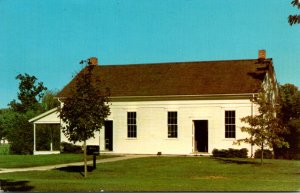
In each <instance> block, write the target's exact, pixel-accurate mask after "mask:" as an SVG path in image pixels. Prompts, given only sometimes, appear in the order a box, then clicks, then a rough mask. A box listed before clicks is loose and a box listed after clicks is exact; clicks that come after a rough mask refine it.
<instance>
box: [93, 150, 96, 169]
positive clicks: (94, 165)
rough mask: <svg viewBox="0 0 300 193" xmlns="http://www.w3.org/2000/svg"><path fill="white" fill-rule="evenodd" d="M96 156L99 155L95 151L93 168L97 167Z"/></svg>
mask: <svg viewBox="0 0 300 193" xmlns="http://www.w3.org/2000/svg"><path fill="white" fill-rule="evenodd" d="M96 156H97V154H96V153H94V154H93V168H94V169H96Z"/></svg>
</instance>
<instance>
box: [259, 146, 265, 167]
mask: <svg viewBox="0 0 300 193" xmlns="http://www.w3.org/2000/svg"><path fill="white" fill-rule="evenodd" d="M263 159H264V143H261V156H260V164H261V165H263Z"/></svg>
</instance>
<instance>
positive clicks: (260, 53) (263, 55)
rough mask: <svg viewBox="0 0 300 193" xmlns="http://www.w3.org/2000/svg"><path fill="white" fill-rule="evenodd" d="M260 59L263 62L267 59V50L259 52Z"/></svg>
mask: <svg viewBox="0 0 300 193" xmlns="http://www.w3.org/2000/svg"><path fill="white" fill-rule="evenodd" d="M258 59H261V60H264V59H266V50H259V51H258Z"/></svg>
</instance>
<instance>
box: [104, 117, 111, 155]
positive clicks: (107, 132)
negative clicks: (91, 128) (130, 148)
mask: <svg viewBox="0 0 300 193" xmlns="http://www.w3.org/2000/svg"><path fill="white" fill-rule="evenodd" d="M104 129H105V131H104V138H105V150H108V151H112V150H113V121H105V124H104Z"/></svg>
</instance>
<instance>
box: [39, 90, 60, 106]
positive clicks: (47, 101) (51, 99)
mask: <svg viewBox="0 0 300 193" xmlns="http://www.w3.org/2000/svg"><path fill="white" fill-rule="evenodd" d="M57 93H58V92H57V91H50V90H47V91H46V92H45V94H44V96H43V98H42V104H41V105H42V107H43V109H44V110H45V111H48V110H50V109H53V108H55V107H58V106H59V105H60V103H59V101H58V100H57V99H56V98H55V96H56V95H57Z"/></svg>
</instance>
